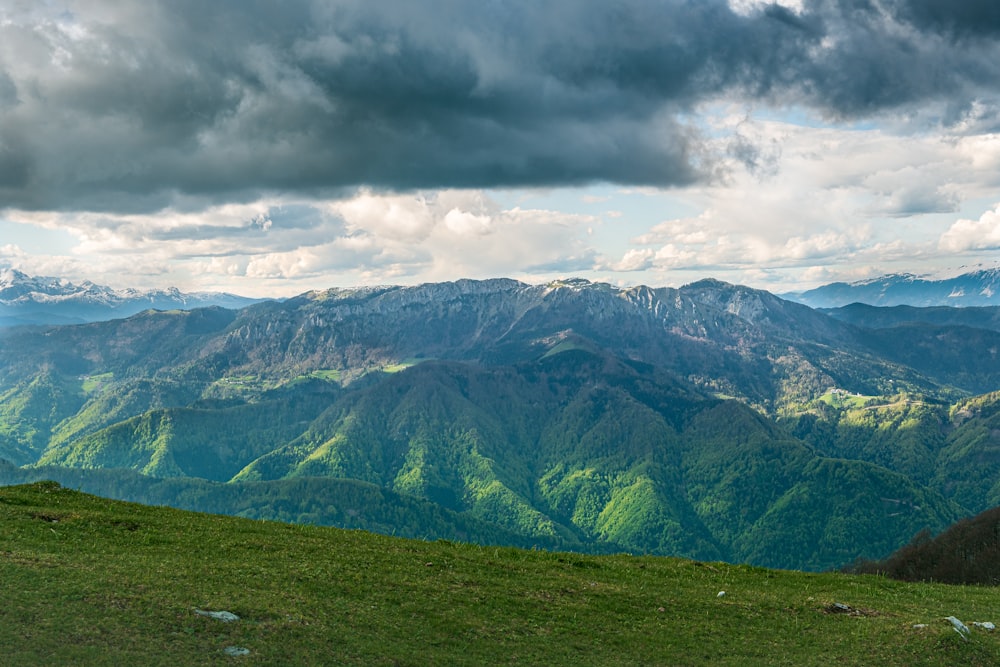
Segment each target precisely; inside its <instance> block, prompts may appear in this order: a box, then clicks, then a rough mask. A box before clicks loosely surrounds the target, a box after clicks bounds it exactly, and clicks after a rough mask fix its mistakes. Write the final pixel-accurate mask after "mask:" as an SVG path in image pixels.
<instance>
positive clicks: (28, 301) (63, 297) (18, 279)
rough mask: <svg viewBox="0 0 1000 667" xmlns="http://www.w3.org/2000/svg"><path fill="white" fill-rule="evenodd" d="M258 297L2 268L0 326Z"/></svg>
mask: <svg viewBox="0 0 1000 667" xmlns="http://www.w3.org/2000/svg"><path fill="white" fill-rule="evenodd" d="M259 301H260V299H251V298H247V297H242V296H237V295H235V294H227V293H220V292H193V293H185V292H181V291H180V290H178V289H177V288H175V287H170V288H167V289H154V290H138V289H134V288H125V289H113V288H111V287H106V286H104V285H96V284H94V283H92V282H90V281H84V282H82V283H80V284H74V283H72V282H70V281H67V280H63V279H61V278H51V277H39V276H29V275H27V274H25V273H22V272H21V271H18V270H16V269H0V327H6V326H16V325H22V324H46V325H47V324H79V323H83V322H96V321H101V320H110V319H115V318H122V317H128V316H129V315H134V314H136V313H138V312H141V311H143V310H146V309H150V308H152V309H156V310H171V309H181V310H191V309H192V308H203V307H207V306H220V307H223V308H242V307H244V306H248V305H250V304H252V303H257V302H259Z"/></svg>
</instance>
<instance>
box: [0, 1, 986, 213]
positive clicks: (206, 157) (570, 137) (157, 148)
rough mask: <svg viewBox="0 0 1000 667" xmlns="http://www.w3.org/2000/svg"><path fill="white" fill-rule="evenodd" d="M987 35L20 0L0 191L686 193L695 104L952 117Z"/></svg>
mask: <svg viewBox="0 0 1000 667" xmlns="http://www.w3.org/2000/svg"><path fill="white" fill-rule="evenodd" d="M997 34H1000V20H998V17H997V10H996V9H995V3H992V2H981V3H976V2H964V3H951V2H945V1H944V0H911V1H909V2H907V1H904V0H887V1H883V2H876V1H875V0H872V1H864V0H854V1H848V0H838V1H834V0H829V1H823V2H819V1H808V0H807V1H804V2H802V3H799V4H796V5H792V8H791V9H790V8H787V7H785V6H782V5H777V4H772V5H763V4H753V3H741V4H740V5H734V6H733V7H731V6H730V4H728V3H726V2H723V1H721V0H698V1H697V2H693V1H690V0H667V1H663V2H648V1H647V0H631V1H625V2H615V3H608V2H600V1H597V0H563V1H554V2H546V3H537V2H526V1H525V2H517V1H514V2H503V3H500V2H483V3H466V2H454V1H450V0H437V1H432V2H422V3H413V2H408V1H405V2H404V1H402V0H400V1H398V2H378V3H371V2H360V1H354V0H340V1H338V2H326V1H324V2H319V1H316V2H310V1H307V0H288V1H285V2H280V3H278V2H245V1H244V0H240V1H239V2H236V1H230V2H226V1H223V0H219V1H217V2H211V3H203V2H197V3H195V2H189V1H184V0H170V1H169V2H167V1H165V0H164V1H162V2H145V3H122V2H116V1H113V0H106V1H103V2H101V1H85V0H79V1H70V0H67V1H66V2H58V1H56V2H52V3H46V4H44V5H37V6H36V4H35V3H14V4H13V5H8V6H7V7H6V8H5V9H0V201H2V202H3V203H4V204H5V205H7V206H11V207H16V208H22V209H37V210H51V209H63V210H80V209H83V210H92V211H117V212H141V211H153V210H158V209H161V208H164V207H166V206H175V207H176V206H180V205H187V206H205V205H207V204H208V203H222V202H228V201H234V200H236V201H250V200H254V199H257V198H259V197H261V196H262V195H264V194H267V193H270V194H274V193H299V194H308V195H310V196H336V195H337V194H338V193H343V192H344V189H345V188H346V189H348V190H351V189H353V188H356V187H357V186H362V185H364V186H368V187H373V188H387V189H391V190H404V189H411V188H450V187H464V188H476V187H498V186H538V185H545V186H552V185H567V184H582V183H590V182H614V183H623V184H633V185H636V184H639V185H642V184H645V185H658V186H674V185H688V184H691V183H695V182H704V181H706V180H708V179H711V178H713V177H717V176H718V173H717V170H716V167H717V166H718V162H719V158H720V157H724V156H719V155H717V154H714V153H713V152H712V151H711V150H710V144H709V143H708V142H707V141H706V138H707V137H706V135H705V128H704V127H702V126H701V124H700V123H699V122H698V119H697V110H698V109H699V106H700V105H703V104H707V103H711V102H713V101H715V100H718V99H720V98H723V97H725V98H728V99H742V100H745V101H746V102H747V103H753V104H770V105H778V106H781V105H796V106H803V107H806V108H809V109H811V110H813V112H815V113H817V114H820V115H821V116H823V117H827V118H831V119H841V120H844V119H859V118H870V117H872V116H875V115H878V114H880V113H885V112H899V111H900V110H901V109H902V110H910V111H908V112H907V113H909V115H910V116H914V118H911V121H912V120H914V119H915V120H917V121H921V122H945V123H953V124H954V123H959V122H962V121H963V119H965V120H967V119H968V118H969V117H970V113H972V111H973V110H974V108H976V107H975V105H976V104H977V103H981V102H982V100H992V99H994V98H995V97H996V96H997V94H998V93H1000V90H998V88H1000V83H998V82H1000V53H998V48H997V42H996V41H995V37H996V35H997ZM981 108H982V105H981V104H980V109H981ZM917 109H919V110H920V112H919V113H918V112H917V111H916V110H917ZM921 114H923V115H928V114H929V115H930V117H929V118H924V117H920V118H916V116H921ZM977 122H980V123H995V122H996V118H995V116H994V115H993V114H992V112H990V113H988V114H986V117H983V118H978V120H977ZM735 149H736V150H737V151H742V154H743V155H744V156H746V157H747V158H748V164H752V161H753V159H754V151H755V150H756V148H755V147H754V146H752V145H744V146H743V147H742V148H741V147H739V146H736V147H735Z"/></svg>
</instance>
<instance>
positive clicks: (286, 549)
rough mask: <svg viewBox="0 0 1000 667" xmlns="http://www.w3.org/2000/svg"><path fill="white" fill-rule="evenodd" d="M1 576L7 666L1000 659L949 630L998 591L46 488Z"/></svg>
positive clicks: (26, 495) (13, 529) (30, 493)
mask: <svg viewBox="0 0 1000 667" xmlns="http://www.w3.org/2000/svg"><path fill="white" fill-rule="evenodd" d="M0 580H2V582H3V586H2V587H0V646H2V647H3V658H2V662H3V664H4V665H38V664H73V665H122V664H141V665H158V664H162V665H203V664H231V663H232V662H233V661H239V662H240V663H242V664H262V665H264V664H266V665H312V664H347V665H483V664H530V665H559V664H573V665H744V664H749V665H760V664H766V665H829V664H837V665H876V664H877V665H958V664H961V665H993V664H998V663H1000V635H997V634H989V633H986V632H985V631H982V630H979V629H974V631H973V635H972V638H971V639H970V640H969V641H965V640H963V639H962V638H961V637H959V635H958V634H957V633H956V632H954V631H953V630H952V629H951V626H950V625H949V624H948V623H947V622H946V621H944V620H943V618H944V617H945V616H949V615H955V616H957V617H958V618H960V619H963V620H965V621H966V622H970V621H974V620H978V621H986V620H992V621H994V622H998V621H1000V611H998V610H1000V593H998V591H997V590H996V589H993V588H976V587H950V586H943V585H917V584H904V583H900V582H896V581H891V580H886V579H883V578H880V577H870V576H869V577H859V576H848V575H841V574H804V573H798V572H781V571H772V570H765V569H761V568H752V567H747V566H736V565H725V564H717V563H712V564H702V563H697V562H693V561H688V560H680V559H670V558H650V557H628V556H601V557H598V556H582V555H576V554H565V553H548V552H539V551H523V550H517V549H510V548H495V547H479V546H472V545H465V544H455V543H450V542H419V541H409V540H402V539H397V538H391V537H386V536H379V535H373V534H369V533H364V532H360V531H344V530H338V529H332V528H319V527H312V526H294V525H286V524H278V523H268V522H259V521H250V520H245V519H238V518H232V517H221V516H213V515H204V514H195V513H189V512H182V511H179V510H172V509H167V508H152V507H144V506H140V505H132V504H127V503H122V502H118V501H111V500H105V499H100V498H96V497H94V496H88V495H85V494H81V493H78V492H75V491H70V490H67V489H63V488H61V487H58V486H56V485H54V484H51V483H44V482H43V483H39V484H34V485H29V486H20V487H6V488H0ZM720 590H724V591H726V595H725V596H723V597H718V596H717V594H718V592H719V591H720ZM835 602H840V603H843V604H847V605H849V606H850V607H851V608H852V609H854V610H856V611H855V613H852V614H844V613H831V611H830V610H831V608H832V605H833V603H835ZM196 608H197V609H204V610H226V611H230V612H233V613H235V614H237V615H238V616H240V619H241V620H239V621H237V622H234V623H222V622H220V621H217V620H214V619H211V618H205V617H203V616H199V615H197V614H196V613H195V611H194V610H195V609H196ZM993 614H998V616H993ZM917 623H925V624H927V627H925V628H920V629H916V628H914V627H913V625H914V624H917ZM230 646H239V647H245V648H247V649H249V650H250V651H251V653H250V654H249V655H247V656H245V657H240V658H233V657H229V656H226V655H225V654H224V653H223V650H224V649H225V648H226V647H230Z"/></svg>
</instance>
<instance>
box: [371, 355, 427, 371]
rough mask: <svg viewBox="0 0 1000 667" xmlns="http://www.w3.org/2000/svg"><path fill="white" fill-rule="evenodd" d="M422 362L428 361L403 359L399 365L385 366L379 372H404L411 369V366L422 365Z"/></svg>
mask: <svg viewBox="0 0 1000 667" xmlns="http://www.w3.org/2000/svg"><path fill="white" fill-rule="evenodd" d="M424 361H428V360H427V359H416V358H410V359H403V360H402V361H400V362H399V363H396V364H386V365H385V366H383V367H382V368H381V369H380V370H381V371H382V372H383V373H398V372H400V371H405V370H406V369H407V368H411V367H413V366H416V365H417V364H419V363H422V362H424Z"/></svg>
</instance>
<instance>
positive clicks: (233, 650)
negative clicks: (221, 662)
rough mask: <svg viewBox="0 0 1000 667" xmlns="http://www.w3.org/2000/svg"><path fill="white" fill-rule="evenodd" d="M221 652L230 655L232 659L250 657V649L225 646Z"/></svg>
mask: <svg viewBox="0 0 1000 667" xmlns="http://www.w3.org/2000/svg"><path fill="white" fill-rule="evenodd" d="M222 652H223V653H225V654H226V655H231V656H233V657H239V656H241V655H250V649H248V648H243V647H242V646H227V647H226V648H224V649H222Z"/></svg>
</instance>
